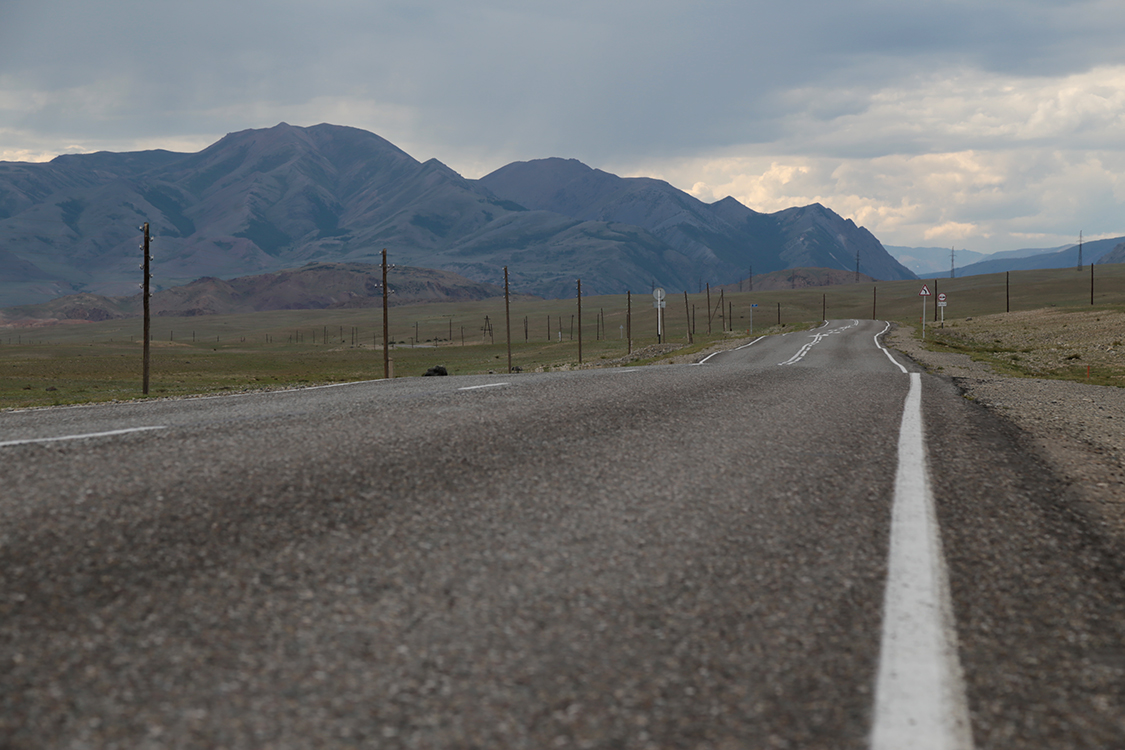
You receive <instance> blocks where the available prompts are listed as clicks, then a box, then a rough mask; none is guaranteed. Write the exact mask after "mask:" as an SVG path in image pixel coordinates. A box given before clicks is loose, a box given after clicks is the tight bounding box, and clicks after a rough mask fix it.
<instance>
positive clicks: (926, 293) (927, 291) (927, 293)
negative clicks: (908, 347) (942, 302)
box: [918, 284, 930, 341]
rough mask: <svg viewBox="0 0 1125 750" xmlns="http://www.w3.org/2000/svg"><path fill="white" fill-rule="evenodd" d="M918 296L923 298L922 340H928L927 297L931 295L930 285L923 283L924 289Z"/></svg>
mask: <svg viewBox="0 0 1125 750" xmlns="http://www.w3.org/2000/svg"><path fill="white" fill-rule="evenodd" d="M918 296H919V297H921V298H922V340H923V341H925V340H926V297H929V296H930V287H928V286H927V285H925V284H923V285H922V291H920V292H918Z"/></svg>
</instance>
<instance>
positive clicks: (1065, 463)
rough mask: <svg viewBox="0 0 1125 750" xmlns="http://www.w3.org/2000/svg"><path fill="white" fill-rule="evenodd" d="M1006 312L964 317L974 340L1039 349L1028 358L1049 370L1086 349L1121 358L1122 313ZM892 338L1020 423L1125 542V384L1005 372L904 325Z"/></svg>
mask: <svg viewBox="0 0 1125 750" xmlns="http://www.w3.org/2000/svg"><path fill="white" fill-rule="evenodd" d="M1036 313H1037V314H1036ZM1000 317H1001V316H988V317H987V318H982V319H979V320H977V321H973V320H970V321H966V322H959V326H958V328H959V333H960V334H961V336H962V337H963V338H964V339H966V340H968V341H975V342H993V343H999V344H1001V345H1003V346H1005V347H1009V348H1014V349H1017V350H1018V349H1031V351H1030V352H1025V353H1024V354H1025V356H1026V361H1029V362H1030V363H1033V366H1034V367H1037V368H1039V369H1040V370H1041V371H1043V372H1048V371H1051V370H1054V369H1059V368H1061V367H1063V366H1065V364H1064V363H1066V362H1067V361H1068V360H1067V358H1068V357H1071V356H1072V355H1073V354H1076V353H1077V354H1078V356H1079V357H1081V358H1082V361H1084V362H1085V361H1093V362H1096V363H1103V362H1105V363H1119V360H1118V359H1117V357H1118V351H1119V347H1120V346H1121V344H1120V341H1119V340H1118V338H1114V336H1116V337H1122V336H1123V335H1125V334H1122V331H1123V330H1125V315H1122V314H1120V313H1105V312H1091V313H1078V314H1076V313H1061V312H1055V311H1036V312H1035V313H1032V312H1029V313H1012V314H1011V316H1008V317H1007V318H1005V319H1004V320H1003V321H997V320H995V319H996V318H1000ZM1099 318H1100V319H1099ZM973 323H975V324H976V325H975V326H974V325H973ZM1063 326H1066V330H1065V332H1064V330H1063ZM948 330H949V329H948V328H947V329H946V331H947V332H948ZM887 341H888V343H889V344H890V345H891V346H893V347H895V348H896V349H898V350H899V351H901V352H902V353H903V354H905V355H907V356H909V357H910V358H912V359H913V360H915V361H916V362H918V363H919V364H920V365H922V366H923V367H925V368H927V369H928V370H929V371H930V372H932V373H935V374H938V375H944V376H947V377H949V378H951V379H952V380H953V382H954V384H955V385H957V386H958V387H959V388H960V389H961V390H962V392H963V394H964V395H965V397H966V398H969V399H972V400H974V401H976V402H978V403H980V404H981V405H983V406H985V407H987V408H988V409H989V410H991V411H993V412H994V413H996V414H998V415H1000V416H1001V417H1003V418H1004V419H1006V420H1007V421H1009V422H1010V423H1011V424H1013V425H1015V426H1016V427H1017V428H1018V429H1019V430H1020V432H1021V433H1022V435H1021V442H1022V443H1023V447H1024V448H1025V449H1026V450H1028V451H1029V452H1031V453H1033V454H1034V455H1036V456H1037V457H1038V458H1040V459H1041V460H1042V461H1044V462H1045V463H1046V464H1047V465H1048V466H1049V467H1050V468H1051V469H1052V470H1053V471H1054V473H1055V474H1056V475H1057V476H1058V477H1059V478H1060V479H1062V480H1063V481H1064V483H1065V486H1066V489H1065V497H1064V498H1063V499H1064V500H1065V501H1066V502H1067V504H1070V505H1073V506H1074V508H1075V509H1076V510H1078V511H1079V512H1081V513H1083V514H1084V515H1085V516H1086V517H1087V518H1088V520H1089V521H1090V522H1091V523H1092V524H1094V525H1095V527H1097V528H1100V529H1101V530H1102V531H1104V532H1105V533H1106V535H1107V536H1108V537H1110V539H1111V541H1112V542H1113V543H1114V544H1119V545H1122V546H1123V547H1125V388H1114V387H1108V386H1098V385H1087V384H1085V383H1076V382H1073V381H1065V380H1047V379H1040V378H1021V377H1011V376H1007V375H1003V374H999V373H997V372H996V371H995V370H994V369H993V367H992V366H991V365H989V364H987V363H984V362H977V361H973V360H972V359H971V358H970V357H969V356H968V355H965V354H959V353H951V352H935V351H930V350H928V349H925V348H923V346H922V343H921V342H920V341H919V340H918V339H917V338H916V337H915V334H914V331H913V330H912V329H910V328H903V327H899V326H896V327H895V328H894V330H893V331H892V332H891V333H889V334H888V337H887ZM1123 359H1125V358H1123Z"/></svg>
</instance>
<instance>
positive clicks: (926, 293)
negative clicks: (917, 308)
mask: <svg viewBox="0 0 1125 750" xmlns="http://www.w3.org/2000/svg"><path fill="white" fill-rule="evenodd" d="M918 296H919V297H929V296H930V287H929V286H928V285H926V284H923V285H922V291H920V292H918Z"/></svg>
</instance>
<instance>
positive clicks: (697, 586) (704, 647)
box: [0, 321, 1125, 748]
mask: <svg viewBox="0 0 1125 750" xmlns="http://www.w3.org/2000/svg"><path fill="white" fill-rule="evenodd" d="M883 326H884V324H882V323H878V324H877V323H875V322H869V321H864V322H860V321H833V322H832V323H830V324H828V325H826V326H825V327H824V328H822V329H819V330H818V331H814V332H805V333H794V334H790V335H787V336H778V337H771V338H768V339H762V340H760V341H757V342H755V343H753V344H752V345H750V346H748V347H745V348H742V349H739V350H737V351H731V352H726V353H723V354H720V355H717V356H715V357H712V358H711V359H709V360H708V361H707V362H706V363H704V364H701V365H698V366H690V365H682V366H681V365H675V366H658V367H648V368H634V369H605V370H587V371H579V372H567V373H549V374H519V375H502V376H500V375H493V376H473V377H445V378H440V377H439V378H418V379H402V380H395V381H372V382H367V383H358V384H349V385H341V386H335V387H328V388H315V389H313V388H310V389H302V390H297V391H289V392H275V393H263V394H249V395H240V396H228V397H219V398H206V399H202V398H201V399H188V400H178V401H152V402H145V403H131V404H117V405H104V406H90V407H70V408H56V409H44V410H34V411H24V412H8V413H4V414H0V480H2V485H0V486H2V487H3V490H2V497H0V701H2V712H0V747H5V748H7V747H11V748H39V747H52V748H72V747H73V748H85V747H91V748H107V747H122V748H148V747H152V748H157V747H161V748H162V747H184V748H188V747H231V748H251V747H276V748H290V747H293V748H298V747H350V746H356V747H389V748H396V747H418V748H552V747H563V748H565V747H582V748H585V747H588V748H648V747H653V748H862V747H868V746H869V745H870V744H871V742H872V740H871V738H872V733H873V723H874V722H875V721H876V718H875V713H876V711H875V701H876V698H875V693H876V683H877V678H878V676H879V670H880V659H881V646H882V644H883V641H884V637H885V636H884V628H885V626H886V625H887V623H885V622H884V620H885V619H887V618H884V616H883V613H884V594H885V591H886V588H887V579H888V567H889V563H888V560H889V549H890V534H891V514H892V505H893V504H894V503H895V498H896V486H897V485H896V472H900V471H901V466H900V456H899V453H900V451H899V441H900V431H901V429H903V427H904V420H903V416H904V408H905V407H904V404H906V403H908V402H907V396H908V393H910V392H911V381H912V378H913V379H916V380H918V382H919V384H920V388H921V414H922V423H923V424H924V432H925V455H926V457H927V461H928V466H929V473H928V475H927V476H928V477H929V480H930V486H931V487H932V495H933V499H934V503H935V506H936V521H937V525H938V526H939V527H940V541H941V550H942V551H943V553H944V562H945V565H944V567H945V569H947V570H948V588H947V589H943V590H947V592H948V595H951V601H952V610H951V611H952V618H953V619H952V621H951V623H950V624H951V625H952V627H951V630H950V633H951V638H952V639H953V640H952V659H953V663H955V665H956V666H959V668H960V672H961V673H962V674H963V684H962V685H961V688H960V690H961V692H962V693H963V696H962V700H963V702H964V704H965V705H967V708H968V715H969V718H970V724H971V734H972V743H973V746H975V747H978V748H1069V747H1090V748H1095V747H1096V748H1110V747H1125V718H1123V717H1125V646H1123V644H1125V584H1123V581H1125V568H1123V565H1122V559H1123V558H1122V555H1121V550H1119V549H1116V548H1114V547H1113V545H1112V543H1111V542H1109V541H1107V540H1106V539H1105V538H1103V536H1102V535H1101V534H1100V533H1099V531H1098V529H1097V528H1092V527H1091V526H1090V524H1088V523H1087V522H1086V521H1085V520H1084V519H1083V518H1082V517H1081V516H1079V515H1077V514H1075V513H1074V512H1072V511H1070V510H1069V509H1067V508H1066V507H1062V506H1060V504H1059V503H1058V502H1057V501H1056V497H1057V494H1058V493H1057V490H1058V483H1057V480H1056V479H1055V478H1054V477H1052V476H1051V475H1050V473H1049V472H1047V471H1046V470H1045V469H1044V468H1043V467H1042V466H1041V465H1039V464H1038V463H1037V462H1036V461H1035V460H1034V458H1032V457H1028V456H1025V455H1021V454H1020V453H1019V452H1018V450H1016V448H1015V442H1014V440H1013V435H1012V434H1011V433H1010V431H1009V428H1008V427H1007V426H1005V425H1004V424H1002V423H999V422H997V421H995V420H994V419H993V418H992V417H991V416H989V415H988V414H987V413H986V412H985V411H984V410H983V409H980V408H977V407H976V406H975V405H973V404H972V403H970V402H968V401H966V400H965V399H963V398H961V397H960V396H959V395H958V394H957V392H956V390H955V389H954V388H953V387H952V385H951V384H949V383H948V382H947V381H944V380H941V379H939V378H936V377H932V376H928V375H922V376H921V378H920V379H918V377H917V376H911V375H908V374H905V373H904V372H903V368H901V367H900V366H899V365H898V364H895V362H893V361H892V358H891V357H890V356H889V355H888V354H887V353H885V352H884V351H882V350H881V349H880V348H879V347H878V346H877V345H876V341H875V337H876V334H878V333H879V332H880V331H881V330H882V329H883ZM894 358H895V359H896V360H897V361H898V362H901V363H902V365H905V366H906V368H907V369H911V370H915V369H916V368H913V367H911V366H910V363H909V362H907V361H905V360H904V358H903V357H902V356H901V355H897V354H896V355H895V357H894ZM435 364H437V362H435ZM138 428H153V429H145V430H140V429H138ZM90 434H100V435H99V436H95V437H76V436H82V435H90ZM907 671H909V670H907ZM908 724H909V723H908ZM915 740H916V741H915ZM930 746H939V745H935V744H934V742H933V738H932V737H917V738H912V739H910V740H909V744H906V745H903V747H930Z"/></svg>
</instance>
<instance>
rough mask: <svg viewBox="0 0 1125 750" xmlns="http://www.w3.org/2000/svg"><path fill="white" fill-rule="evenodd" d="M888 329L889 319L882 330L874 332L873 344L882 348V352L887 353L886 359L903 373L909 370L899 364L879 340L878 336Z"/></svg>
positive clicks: (889, 326) (889, 325) (889, 327)
mask: <svg viewBox="0 0 1125 750" xmlns="http://www.w3.org/2000/svg"><path fill="white" fill-rule="evenodd" d="M889 330H891V323H890V321H887V326H886V328H884V329H883V330H881V331H879V332H878V333H877V334H875V346H877V347H879V348H880V349H882V350H883V354H886V355H887V359H889V360H890V361H891V363H892V364H893V365H894V366H895V367H897V368H898V369H900V370H902V372H903V374H904V375H905V374H906V373H907V372H909V370H907V369H906V368H905V367H903V366H902V365H901V364H899V361H898V360H897V359H895V358H894V357H892V356H891V352H890V350H889V349H887V347H885V346H883V344H882V342H881V341H879V337H880V336H882V335H883V334H884V333H886V332H887V331H889Z"/></svg>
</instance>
